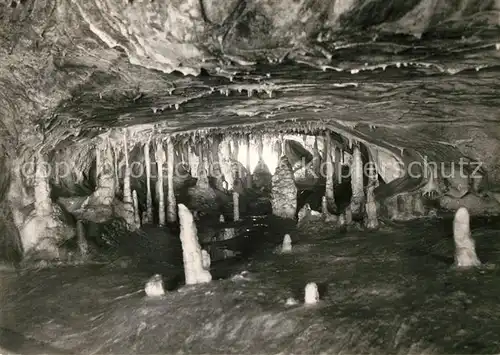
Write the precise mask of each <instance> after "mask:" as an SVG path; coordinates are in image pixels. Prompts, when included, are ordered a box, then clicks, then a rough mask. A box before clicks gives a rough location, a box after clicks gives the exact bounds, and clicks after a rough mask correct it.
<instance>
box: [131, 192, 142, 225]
mask: <svg viewBox="0 0 500 355" xmlns="http://www.w3.org/2000/svg"><path fill="white" fill-rule="evenodd" d="M132 201H133V203H134V223H135V225H136V227H137V228H140V227H141V217H140V213H139V200H138V198H137V191H135V190H134V191H132Z"/></svg>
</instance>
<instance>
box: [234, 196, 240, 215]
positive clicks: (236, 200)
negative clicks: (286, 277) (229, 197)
mask: <svg viewBox="0 0 500 355" xmlns="http://www.w3.org/2000/svg"><path fill="white" fill-rule="evenodd" d="M233 220H234V221H239V220H240V195H239V194H238V193H237V192H233Z"/></svg>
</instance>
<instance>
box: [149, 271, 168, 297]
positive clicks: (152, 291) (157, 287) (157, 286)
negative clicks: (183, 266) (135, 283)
mask: <svg viewBox="0 0 500 355" xmlns="http://www.w3.org/2000/svg"><path fill="white" fill-rule="evenodd" d="M144 292H146V295H147V296H148V297H161V296H164V295H165V289H164V286H163V278H162V276H161V275H159V274H155V275H153V276H151V278H150V279H149V280H148V282H146V286H145V287H144Z"/></svg>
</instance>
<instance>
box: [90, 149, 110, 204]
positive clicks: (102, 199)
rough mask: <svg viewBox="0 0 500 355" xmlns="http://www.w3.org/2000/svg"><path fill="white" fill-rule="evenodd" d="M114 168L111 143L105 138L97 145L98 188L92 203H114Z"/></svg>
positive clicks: (93, 195)
mask: <svg viewBox="0 0 500 355" xmlns="http://www.w3.org/2000/svg"><path fill="white" fill-rule="evenodd" d="M114 168H115V165H114V164H113V154H112V151H111V144H110V142H109V141H108V140H103V141H102V142H101V143H100V144H99V145H98V146H97V147H96V175H97V176H96V188H95V191H94V193H93V194H92V198H91V201H90V204H92V205H106V206H110V205H111V204H112V203H113V200H114V198H115V191H116V185H115V183H116V180H115V171H114Z"/></svg>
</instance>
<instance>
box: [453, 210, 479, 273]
mask: <svg viewBox="0 0 500 355" xmlns="http://www.w3.org/2000/svg"><path fill="white" fill-rule="evenodd" d="M453 239H454V240H455V266H456V267H458V268H471V267H474V266H479V265H481V262H480V261H479V259H478V257H477V255H476V246H475V242H474V239H472V236H471V232H470V216H469V211H468V210H467V208H465V207H460V208H459V209H458V210H457V212H456V213H455V219H454V220H453Z"/></svg>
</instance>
